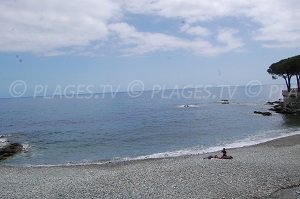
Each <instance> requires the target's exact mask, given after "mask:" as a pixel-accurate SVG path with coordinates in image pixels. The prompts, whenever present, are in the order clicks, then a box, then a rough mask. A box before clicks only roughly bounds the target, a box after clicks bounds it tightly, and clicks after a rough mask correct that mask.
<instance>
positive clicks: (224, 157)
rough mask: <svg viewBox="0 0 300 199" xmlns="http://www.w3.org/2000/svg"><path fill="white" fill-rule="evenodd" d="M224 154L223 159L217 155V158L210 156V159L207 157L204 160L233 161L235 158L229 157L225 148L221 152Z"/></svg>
mask: <svg viewBox="0 0 300 199" xmlns="http://www.w3.org/2000/svg"><path fill="white" fill-rule="evenodd" d="M221 152H222V153H223V155H222V156H221V157H219V156H217V155H215V156H211V155H210V156H208V157H206V158H203V159H209V160H210V159H233V157H232V156H230V155H227V152H226V149H225V148H223V150H222V151H221Z"/></svg>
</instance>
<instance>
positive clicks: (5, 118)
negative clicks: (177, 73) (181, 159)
mask: <svg viewBox="0 0 300 199" xmlns="http://www.w3.org/2000/svg"><path fill="white" fill-rule="evenodd" d="M274 86H276V85H264V86H262V85H257V86H251V87H249V86H235V87H229V86H228V87H201V88H185V89H169V90H168V89H164V90H150V91H134V92H132V91H131V92H117V93H97V94H80V95H72V96H41V97H22V98H2V99H0V146H1V145H5V144H6V143H8V142H11V143H12V142H18V143H21V144H23V146H24V151H23V152H22V153H21V154H18V155H16V156H14V157H12V158H10V159H8V160H5V161H1V162H0V164H1V165H15V166H42V165H45V166H47V165H48V166H50V165H80V164H102V163H106V162H108V161H128V160H136V159H147V158H162V157H174V156H182V155H189V154H202V153H206V152H213V151H220V150H221V149H222V148H224V147H225V148H235V147H242V146H249V145H254V144H258V143H262V142H266V141H269V140H272V139H276V138H280V137H285V136H289V135H294V134H300V117H299V116H297V115H282V114H277V113H274V112H272V115H271V116H262V115H258V114H254V113H253V112H254V111H268V109H269V108H271V107H270V105H267V104H266V101H273V100H279V99H280V98H281V90H280V89H274ZM222 100H223V101H222ZM224 100H225V101H224ZM226 100H228V102H227V101H226Z"/></svg>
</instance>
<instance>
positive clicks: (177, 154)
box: [0, 131, 300, 168]
mask: <svg viewBox="0 0 300 199" xmlns="http://www.w3.org/2000/svg"><path fill="white" fill-rule="evenodd" d="M293 136H300V131H293V132H290V133H288V134H282V135H280V136H277V137H275V138H265V139H262V140H255V141H251V142H250V144H248V143H247V144H245V145H241V146H236V145H237V144H239V143H241V142H240V141H242V142H246V141H244V139H243V140H238V141H236V142H233V143H230V144H225V145H224V146H213V147H208V148H207V149H203V150H200V152H199V151H197V150H196V151H192V152H185V151H188V150H178V151H170V152H162V153H155V154H150V155H143V156H137V157H125V158H120V159H109V160H99V161H93V162H83V163H80V162H79V163H62V164H42V165H13V164H5V163H4V164H2V165H0V167H1V166H8V167H19V168H22V167H33V168H35V167H72V166H88V165H98V166H102V165H103V166H105V165H112V164H114V165H116V164H130V162H138V161H146V160H160V159H172V158H186V157H190V156H205V157H206V156H209V155H220V153H219V152H220V151H221V149H222V148H226V150H237V149H241V148H246V147H254V146H260V145H264V144H268V143H269V142H274V143H277V140H279V143H281V142H280V140H281V139H285V138H289V137H293ZM291 141H292V140H291ZM218 149H220V150H218ZM172 153H173V154H174V155H170V154H172ZM216 153H218V154H216Z"/></svg>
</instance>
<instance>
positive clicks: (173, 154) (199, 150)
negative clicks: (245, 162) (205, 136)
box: [123, 130, 300, 161]
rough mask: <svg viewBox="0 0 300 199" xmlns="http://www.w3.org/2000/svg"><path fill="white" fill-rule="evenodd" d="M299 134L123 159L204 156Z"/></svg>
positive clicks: (299, 132) (255, 137)
mask: <svg viewBox="0 0 300 199" xmlns="http://www.w3.org/2000/svg"><path fill="white" fill-rule="evenodd" d="M281 131H282V130H281ZM299 134H300V131H293V132H290V133H280V134H279V135H276V136H270V137H266V136H267V133H266V134H261V135H254V136H249V137H247V138H245V139H241V140H237V141H235V142H233V143H227V144H219V145H217V146H211V147H207V148H203V147H192V148H187V149H183V150H178V151H169V152H162V153H155V154H151V155H144V156H138V157H133V158H130V157H127V158H123V159H124V160H126V161H129V160H143V159H157V158H168V157H179V156H185V155H199V154H204V153H211V152H217V151H220V149H222V148H227V149H232V148H239V147H246V146H253V145H256V144H261V143H265V142H268V141H271V140H275V139H279V138H284V137H289V136H293V135H299Z"/></svg>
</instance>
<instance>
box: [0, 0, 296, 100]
mask: <svg viewBox="0 0 300 199" xmlns="http://www.w3.org/2000/svg"><path fill="white" fill-rule="evenodd" d="M299 19H300V4H299V0H268V1H262V0H249V1H245V0H213V1H207V0H111V1H110V0H72V1H61V0H43V1H40V0H14V1H13V0H1V3H0V24H1V26H0V60H1V62H0V69H1V73H0V78H1V85H0V96H8V93H9V88H10V86H11V84H12V83H13V82H14V81H16V80H22V81H24V82H26V84H27V88H28V90H29V92H30V90H33V88H34V86H35V85H44V86H46V85H47V86H48V87H49V89H50V90H51V89H54V88H55V87H57V85H61V86H67V85H69V84H75V85H79V84H83V85H90V84H93V85H112V86H113V87H117V86H118V85H121V86H122V87H124V88H126V85H128V84H130V82H132V81H133V80H141V81H143V83H144V86H145V89H152V88H153V86H154V85H161V86H162V87H167V88H173V87H175V86H179V87H184V86H185V85H207V84H209V85H223V84H225V85H227V84H230V85H237V84H238V85H245V84H247V83H248V82H249V81H251V80H259V81H261V82H262V83H283V80H276V81H275V80H272V79H271V77H270V76H269V75H268V74H267V72H266V70H267V68H268V66H269V65H270V64H272V63H273V62H276V61H279V60H280V59H282V58H286V57H289V56H293V55H297V54H299V49H300V20H299ZM28 94H29V95H30V93H28Z"/></svg>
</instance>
